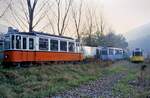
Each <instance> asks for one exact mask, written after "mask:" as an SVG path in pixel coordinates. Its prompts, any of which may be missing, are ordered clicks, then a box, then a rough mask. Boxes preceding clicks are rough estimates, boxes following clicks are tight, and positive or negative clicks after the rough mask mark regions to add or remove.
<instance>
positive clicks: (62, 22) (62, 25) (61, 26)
mask: <svg viewBox="0 0 150 98" xmlns="http://www.w3.org/2000/svg"><path fill="white" fill-rule="evenodd" d="M55 1H56V3H57V32H58V34H59V35H60V36H62V35H63V34H64V31H65V29H66V27H67V25H68V21H67V19H68V14H69V11H70V7H71V5H72V2H73V0H65V11H64V16H63V15H62V13H63V12H62V10H61V4H62V1H63V0H55Z"/></svg>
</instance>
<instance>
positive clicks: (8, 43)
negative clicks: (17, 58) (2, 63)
mask: <svg viewBox="0 0 150 98" xmlns="http://www.w3.org/2000/svg"><path fill="white" fill-rule="evenodd" d="M4 47H5V49H10V37H9V36H6V37H5V41H4Z"/></svg>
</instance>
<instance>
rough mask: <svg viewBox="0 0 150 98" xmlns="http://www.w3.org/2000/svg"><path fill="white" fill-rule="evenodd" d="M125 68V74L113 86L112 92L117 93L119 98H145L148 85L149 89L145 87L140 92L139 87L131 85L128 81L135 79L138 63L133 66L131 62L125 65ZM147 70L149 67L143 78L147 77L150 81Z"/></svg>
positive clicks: (137, 75) (148, 91)
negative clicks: (129, 64)
mask: <svg viewBox="0 0 150 98" xmlns="http://www.w3.org/2000/svg"><path fill="white" fill-rule="evenodd" d="M125 69H126V73H127V76H126V77H125V78H124V79H122V80H121V81H119V82H118V83H117V84H116V85H115V86H114V89H113V94H114V95H119V96H120V98H147V96H150V87H149V90H148V89H145V90H143V91H142V92H141V91H140V88H139V89H137V88H136V87H135V86H134V85H131V84H130V83H129V82H130V81H137V79H138V77H139V75H140V65H136V66H135V65H134V67H133V65H132V64H131V66H125ZM111 70H113V69H111ZM149 71H150V68H147V71H145V75H144V78H145V80H146V79H149V82H150V75H149V73H147V72H149ZM139 92H140V93H139Z"/></svg>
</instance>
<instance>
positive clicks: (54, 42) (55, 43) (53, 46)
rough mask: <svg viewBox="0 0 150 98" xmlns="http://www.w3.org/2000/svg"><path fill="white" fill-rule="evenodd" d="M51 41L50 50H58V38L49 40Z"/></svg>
mask: <svg viewBox="0 0 150 98" xmlns="http://www.w3.org/2000/svg"><path fill="white" fill-rule="evenodd" d="M50 42H51V43H50V44H51V46H50V48H51V50H52V51H58V40H51V41H50Z"/></svg>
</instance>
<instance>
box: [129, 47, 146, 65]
mask: <svg viewBox="0 0 150 98" xmlns="http://www.w3.org/2000/svg"><path fill="white" fill-rule="evenodd" d="M130 59H131V62H134V63H140V62H144V55H143V50H142V49H140V48H136V49H134V50H133V51H132V56H131V58H130Z"/></svg>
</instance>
